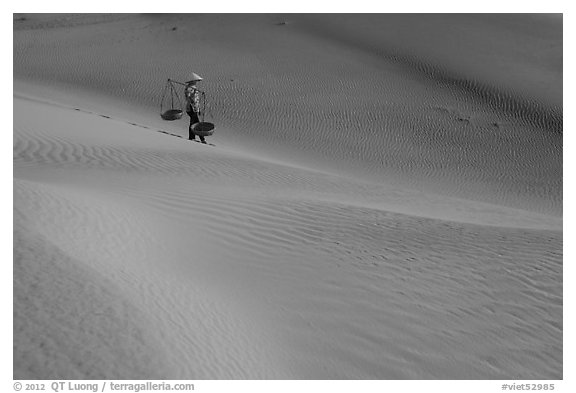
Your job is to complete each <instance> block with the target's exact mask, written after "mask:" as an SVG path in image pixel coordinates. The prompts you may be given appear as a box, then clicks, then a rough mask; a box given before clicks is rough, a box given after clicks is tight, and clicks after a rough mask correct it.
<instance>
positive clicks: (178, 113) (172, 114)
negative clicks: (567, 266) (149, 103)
mask: <svg viewBox="0 0 576 393" xmlns="http://www.w3.org/2000/svg"><path fill="white" fill-rule="evenodd" d="M167 93H169V94H170V97H167ZM168 100H169V104H170V109H167V110H164V107H165V106H168V105H165V101H168ZM175 104H176V105H175ZM182 114H183V112H182V102H181V101H180V97H178V93H177V92H176V89H175V87H174V84H173V83H172V80H170V79H168V81H167V82H166V86H164V92H163V93H162V100H161V101H160V117H162V119H164V120H178V119H181V118H182Z"/></svg>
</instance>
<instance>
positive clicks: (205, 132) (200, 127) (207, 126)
mask: <svg viewBox="0 0 576 393" xmlns="http://www.w3.org/2000/svg"><path fill="white" fill-rule="evenodd" d="M192 131H194V134H196V135H198V136H210V135H212V134H214V124H212V123H208V122H207V121H202V122H200V123H196V124H194V125H193V126H192Z"/></svg>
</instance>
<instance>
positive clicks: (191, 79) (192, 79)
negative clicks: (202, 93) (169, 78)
mask: <svg viewBox="0 0 576 393" xmlns="http://www.w3.org/2000/svg"><path fill="white" fill-rule="evenodd" d="M201 80H202V77H201V76H200V75H198V74H197V73H195V72H193V73H192V74H190V77H189V78H188V80H187V81H186V82H199V81H201Z"/></svg>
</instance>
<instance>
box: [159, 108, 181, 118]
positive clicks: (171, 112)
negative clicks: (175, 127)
mask: <svg viewBox="0 0 576 393" xmlns="http://www.w3.org/2000/svg"><path fill="white" fill-rule="evenodd" d="M160 116H162V118H163V119H164V120H178V119H181V118H182V110H181V109H168V110H167V111H166V112H164V113H162V114H161V115H160Z"/></svg>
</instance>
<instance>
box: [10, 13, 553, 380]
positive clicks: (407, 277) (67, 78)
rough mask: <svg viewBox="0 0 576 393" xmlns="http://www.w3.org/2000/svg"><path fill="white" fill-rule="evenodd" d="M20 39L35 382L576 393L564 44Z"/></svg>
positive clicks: (118, 26)
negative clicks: (184, 113)
mask: <svg viewBox="0 0 576 393" xmlns="http://www.w3.org/2000/svg"><path fill="white" fill-rule="evenodd" d="M16 18H20V16H18V17H15V22H14V77H15V83H14V213H15V214H14V231H15V234H14V237H15V241H14V377H15V378H18V379H34V378H48V379H55V378H108V379H110V378H115V379H122V378H146V379H150V378H160V379H162V378H181V379H188V378H190V379H212V378H215V379H235V378H250V379H258V378H274V379H275V378H279V379H300V378H311V379H324V378H345V379H347V378H360V379H399V378H405V379H414V378H420V379H559V378H562V376H563V374H562V370H563V364H562V354H563V350H562V288H563V287H562V99H561V89H562V68H561V60H562V51H561V44H562V25H561V18H560V19H559V20H558V17H557V16H553V15H552V16H547V15H544V16H543V15H539V16H522V15H520V16H518V15H507V16H490V15H476V16H469V15H449V16H446V15H434V16H425V15H400V16H398V15H396V16H393V15H353V16H344V15H287V16H286V15H184V16H162V15H160V16H149V15H145V16H132V15H121V16H113V17H108V16H100V15H89V16H87V15H79V16H72V15H64V16H58V15H49V16H45V15H27V16H25V20H16ZM190 69H193V70H194V71H196V72H198V73H199V74H201V75H202V76H204V77H205V78H206V80H205V81H204V82H202V83H203V86H204V88H205V89H206V91H207V92H208V93H209V95H210V98H211V100H212V101H211V110H212V116H213V120H214V122H215V123H217V126H218V130H217V134H216V136H214V137H213V138H212V139H210V141H213V142H215V144H216V146H215V147H211V146H204V145H201V144H195V143H189V142H186V141H184V140H183V139H181V138H177V137H174V136H171V135H170V134H173V135H176V136H184V135H185V134H186V124H185V121H181V122H174V123H168V122H163V121H162V120H160V118H159V116H158V110H159V109H158V107H159V99H160V93H161V90H162V87H163V84H164V82H165V79H166V78H167V77H173V78H175V79H184V78H185V76H186V74H187V72H188V71H189V70H190ZM511 70H513V72H512V71H511Z"/></svg>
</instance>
